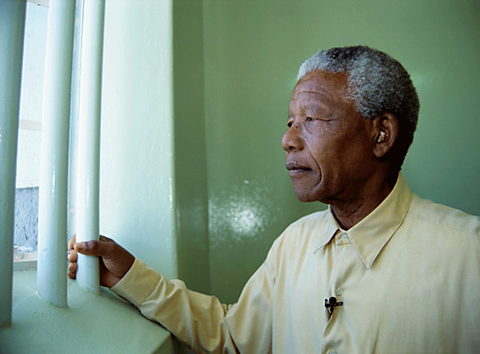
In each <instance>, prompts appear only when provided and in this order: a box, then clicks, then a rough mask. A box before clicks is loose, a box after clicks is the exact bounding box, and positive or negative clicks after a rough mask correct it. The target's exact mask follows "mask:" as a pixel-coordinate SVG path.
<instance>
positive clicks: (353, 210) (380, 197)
mask: <svg viewBox="0 0 480 354" xmlns="http://www.w3.org/2000/svg"><path fill="white" fill-rule="evenodd" d="M395 183H396V180H390V181H389V180H388V179H384V180H383V182H380V181H379V182H377V183H376V184H375V187H374V188H367V189H366V190H364V191H363V193H362V194H360V195H358V196H357V197H356V198H354V199H351V200H348V201H336V202H335V203H331V210H332V213H333V215H334V216H335V219H336V220H337V222H338V224H339V225H340V227H341V228H342V229H344V230H348V229H350V228H352V227H353V226H355V225H356V224H358V223H359V222H360V221H362V220H363V219H364V218H365V217H366V216H367V215H368V214H370V213H371V212H372V211H373V210H375V208H376V207H377V206H379V205H380V203H382V202H383V201H384V200H385V198H386V197H387V196H388V195H389V194H390V192H391V191H392V190H393V187H394V186H395Z"/></svg>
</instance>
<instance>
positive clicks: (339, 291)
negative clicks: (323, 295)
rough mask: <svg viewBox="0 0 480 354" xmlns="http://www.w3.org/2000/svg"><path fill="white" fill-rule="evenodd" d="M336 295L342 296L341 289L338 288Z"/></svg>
mask: <svg viewBox="0 0 480 354" xmlns="http://www.w3.org/2000/svg"><path fill="white" fill-rule="evenodd" d="M336 293H337V295H338V296H342V294H343V289H342V288H340V287H338V288H337V291H336Z"/></svg>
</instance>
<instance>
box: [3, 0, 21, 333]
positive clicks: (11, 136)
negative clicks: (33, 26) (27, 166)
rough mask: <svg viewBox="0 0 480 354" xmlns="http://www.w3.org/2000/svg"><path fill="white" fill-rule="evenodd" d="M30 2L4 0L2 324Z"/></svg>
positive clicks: (6, 320)
mask: <svg viewBox="0 0 480 354" xmlns="http://www.w3.org/2000/svg"><path fill="white" fill-rule="evenodd" d="M25 11H26V6H25V1H23V0H6V1H0V327H7V326H9V325H10V324H11V322H12V281H13V230H14V215H15V213H14V205H15V169H16V157H17V136H18V112H19V100H20V82H21V72H22V53H23V33H24V27H25V13H26V12H25Z"/></svg>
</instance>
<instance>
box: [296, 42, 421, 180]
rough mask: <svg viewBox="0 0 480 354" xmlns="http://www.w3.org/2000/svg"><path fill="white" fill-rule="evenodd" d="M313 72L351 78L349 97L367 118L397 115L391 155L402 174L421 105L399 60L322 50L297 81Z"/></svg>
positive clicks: (358, 50) (362, 51)
mask: <svg viewBox="0 0 480 354" xmlns="http://www.w3.org/2000/svg"><path fill="white" fill-rule="evenodd" d="M312 70H321V71H328V72H332V73H346V74H347V75H348V88H347V98H349V99H352V100H353V102H354V103H355V105H356V107H357V111H358V112H359V113H360V114H361V115H362V116H363V117H365V118H371V119H373V118H375V117H378V116H381V115H382V114H384V113H391V114H393V115H395V117H396V118H397V120H398V124H399V126H400V131H399V134H398V137H397V141H396V142H395V145H394V147H393V148H392V150H391V151H390V152H389V155H390V157H391V161H392V162H394V166H392V167H394V168H395V169H396V171H399V170H400V168H401V166H402V164H403V160H404V159H405V155H406V154H407V151H408V148H409V147H410V145H411V144H412V141H413V135H414V133H415V129H416V127H417V121H418V111H419V109H420V102H419V100H418V95H417V92H416V90H415V87H414V86H413V83H412V80H411V79H410V75H409V74H408V72H407V71H406V70H405V68H404V67H403V66H402V64H400V63H399V62H398V61H397V60H395V59H393V58H392V57H390V56H389V55H387V54H385V53H383V52H381V51H379V50H376V49H372V48H370V47H367V46H354V47H343V48H331V49H327V50H320V51H319V52H317V53H316V54H314V55H312V56H311V57H310V58H308V59H307V60H306V61H305V62H304V63H303V64H302V65H301V66H300V69H299V71H298V80H300V79H301V78H302V77H304V76H305V75H306V74H307V73H308V72H310V71H312Z"/></svg>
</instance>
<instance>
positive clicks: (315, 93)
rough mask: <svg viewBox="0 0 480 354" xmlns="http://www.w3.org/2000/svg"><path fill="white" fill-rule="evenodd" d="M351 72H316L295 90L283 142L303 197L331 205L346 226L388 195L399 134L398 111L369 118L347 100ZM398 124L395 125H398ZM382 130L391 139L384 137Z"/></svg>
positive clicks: (295, 183) (361, 216) (296, 186)
mask: <svg viewBox="0 0 480 354" xmlns="http://www.w3.org/2000/svg"><path fill="white" fill-rule="evenodd" d="M346 90H347V75H346V74H338V73H337V74H334V73H329V72H324V71H311V72H310V73H308V74H307V75H306V76H305V77H304V78H302V79H301V80H300V81H299V82H298V83H297V85H296V86H295V89H294V91H293V94H292V99H291V101H290V107H289V118H288V121H287V126H288V129H287V132H286V133H285V135H284V136H283V139H282V146H283V149H284V150H285V152H286V167H287V169H288V170H289V171H290V177H291V179H292V181H293V186H294V189H295V193H296V195H297V197H298V199H299V200H300V201H302V202H313V201H320V202H322V203H326V204H330V205H331V207H332V211H333V213H334V215H335V217H336V218H337V220H338V221H339V223H340V225H341V226H343V227H344V228H347V229H348V228H349V227H351V226H353V225H354V224H355V223H357V222H358V221H359V220H361V219H362V218H363V217H365V216H366V215H368V213H370V212H371V211H372V210H373V209H374V208H375V207H376V206H377V205H378V204H380V202H381V201H382V200H383V199H384V198H385V197H386V196H387V195H388V193H389V192H390V191H391V189H392V188H393V185H391V183H389V182H388V178H387V175H388V168H389V165H388V162H385V161H381V160H380V157H381V156H383V155H385V153H386V152H387V151H388V150H389V149H390V148H391V146H392V145H393V142H394V140H395V138H396V132H394V131H393V130H394V129H393V130H392V124H393V125H398V124H397V123H396V119H395V117H393V115H388V114H387V115H384V116H381V117H377V118H375V119H366V118H364V117H363V116H362V115H361V114H360V113H358V112H357V111H356V107H355V104H354V102H353V101H351V100H349V99H347V98H346V97H345V96H346ZM393 128H395V127H393ZM380 131H384V134H385V136H386V139H384V141H382V142H380V143H379V142H378V137H379V134H380Z"/></svg>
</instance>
